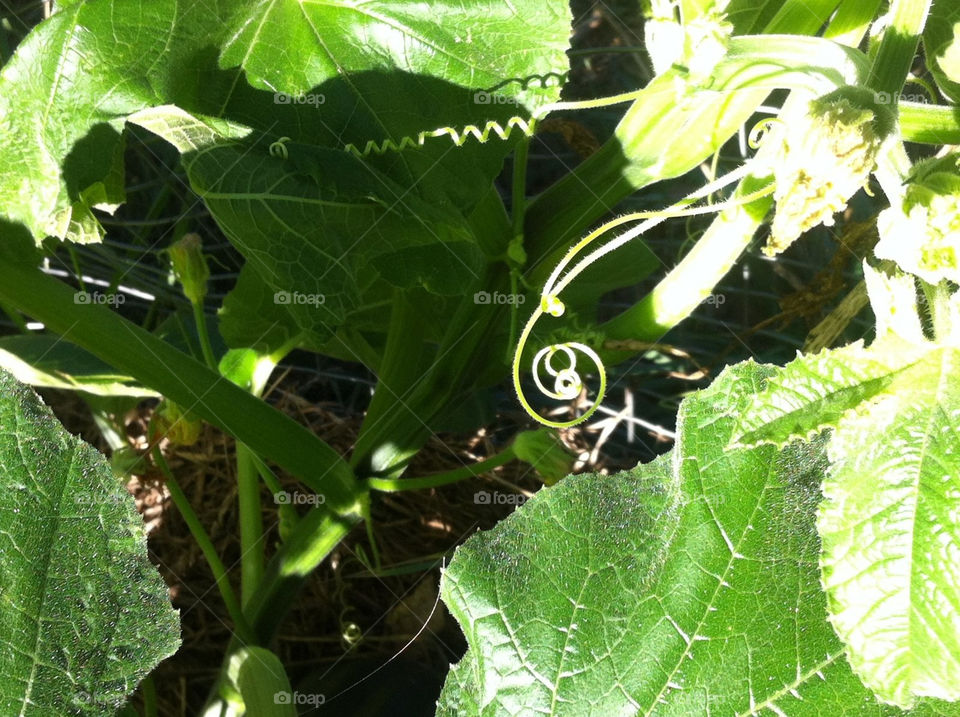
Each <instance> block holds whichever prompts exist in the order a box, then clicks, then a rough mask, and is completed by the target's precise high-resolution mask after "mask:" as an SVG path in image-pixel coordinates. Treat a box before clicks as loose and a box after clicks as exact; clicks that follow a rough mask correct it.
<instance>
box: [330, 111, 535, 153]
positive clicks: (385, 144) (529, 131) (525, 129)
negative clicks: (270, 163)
mask: <svg viewBox="0 0 960 717" xmlns="http://www.w3.org/2000/svg"><path fill="white" fill-rule="evenodd" d="M514 129H518V130H520V131H521V132H522V133H523V134H524V135H525V136H527V137H531V136H533V133H534V131H535V130H536V119H535V118H531V119H529V120H525V119H524V118H523V117H511V118H510V119H509V120H507V124H506V127H504V126H501V125H500V123H498V122H494V121H493V120H491V121H489V122H487V123H486V124H485V125H484V126H483V128H482V129H481V128H480V127H478V126H477V125H475V124H468V125H467V126H466V127H464V128H462V129H459V130H458V129H456V128H454V127H441V128H440V129H433V130H429V131H425V132H419V133H417V135H416V137H403V138H402V139H401V140H400V141H399V142H394V141H393V140H392V139H385V140H383V141H382V142H375V141H373V140H370V141H369V142H367V143H366V144H365V145H364V146H363V149H360V148H358V147H357V146H356V145H355V144H348V145H346V146H345V147H344V150H346V151H347V152H351V153H353V154H354V155H355V156H356V157H358V158H359V159H365V158H366V157H369V156H370V155H372V154H374V155H378V156H379V155H383V154H386V153H387V152H400V151H402V150H404V149H419V148H420V147H423V146H424V144H426V142H427V139H428V138H430V137H444V136H446V137H450V139H452V140H453V143H454V145H456V146H457V147H462V146H463V145H464V144H465V143H466V141H467V140H468V139H469V138H470V137H473V138H474V139H476V140H477V141H478V142H480V143H481V144H484V143H486V141H487V140H488V139H490V135H492V134H496V135H497V136H498V137H499V138H500V139H502V140H507V139H510V135H511V134H513V131H514Z"/></svg>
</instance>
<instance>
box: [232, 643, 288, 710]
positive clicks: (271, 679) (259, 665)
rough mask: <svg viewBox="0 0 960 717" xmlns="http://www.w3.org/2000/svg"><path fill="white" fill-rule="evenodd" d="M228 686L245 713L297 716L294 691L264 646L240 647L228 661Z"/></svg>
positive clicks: (281, 665)
mask: <svg viewBox="0 0 960 717" xmlns="http://www.w3.org/2000/svg"><path fill="white" fill-rule="evenodd" d="M227 676H228V678H229V680H230V687H231V688H232V689H234V690H236V692H237V693H238V695H239V700H238V701H239V704H240V705H242V706H243V708H244V709H245V710H246V711H245V714H248V715H251V717H253V716H254V715H256V717H296V715H297V708H296V707H295V706H294V692H293V688H292V687H290V680H289V679H288V678H287V673H286V670H284V669H283V663H282V662H280V658H279V657H277V656H276V655H275V654H274V653H272V652H270V650H267V649H266V648H263V647H242V648H240V649H239V650H237V651H236V652H234V653H233V654H232V655H230V659H229V661H228V662H227Z"/></svg>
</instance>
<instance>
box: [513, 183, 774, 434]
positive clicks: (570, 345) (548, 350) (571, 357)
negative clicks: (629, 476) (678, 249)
mask: <svg viewBox="0 0 960 717" xmlns="http://www.w3.org/2000/svg"><path fill="white" fill-rule="evenodd" d="M749 173H750V166H749V164H745V165H743V166H741V167H740V168H738V169H736V170H734V171H732V172H729V173H728V174H726V175H724V176H723V177H721V178H719V179H718V180H716V181H714V182H710V183H709V184H707V185H705V186H703V187H701V188H700V189H698V190H696V191H695V192H692V193H691V194H689V195H687V196H686V197H684V198H683V199H681V200H680V201H679V202H677V203H675V204H673V205H671V206H670V207H668V208H666V209H663V210H657V211H646V212H635V213H632V214H627V215H625V216H622V217H618V218H616V219H613V220H611V221H609V222H607V223H606V224H603V225H602V226H601V227H599V228H597V229H595V230H594V231H592V232H590V233H589V234H588V235H587V236H585V237H584V238H583V239H581V240H580V241H579V242H578V243H577V244H576V245H574V246H573V247H571V248H570V250H569V251H568V252H567V254H566V255H565V256H564V258H563V259H562V260H561V261H560V263H559V264H558V265H557V267H556V268H555V269H554V270H553V273H552V274H551V275H550V278H549V279H547V282H546V284H545V285H544V288H543V291H542V292H541V296H540V306H538V307H537V308H536V309H534V312H533V314H532V315H531V316H530V318H529V319H528V320H527V323H526V325H525V326H524V329H523V332H522V333H521V334H520V340H519V342H518V343H517V347H516V350H515V351H514V355H513V386H514V389H515V390H516V392H517V398H518V399H519V401H520V404H521V405H522V406H523V408H524V410H526V411H527V413H529V414H530V416H532V417H533V418H534V419H535V420H537V421H539V422H540V423H542V424H544V425H547V426H551V427H553V428H567V427H570V426H575V425H577V424H578V423H582V422H583V421H586V420H587V419H588V418H590V416H591V415H593V413H594V412H595V411H596V410H597V409H598V408H599V407H600V404H601V403H602V401H603V398H604V395H605V394H606V386H607V375H606V371H605V369H604V367H603V361H602V360H601V359H600V356H599V355H597V353H596V352H595V351H594V350H593V349H591V348H590V347H589V346H587V345H585V344H582V343H578V342H566V343H562V344H553V345H551V346H546V347H544V348H542V349H540V350H539V351H538V352H537V353H536V355H535V356H534V358H533V363H532V366H531V370H532V374H533V381H534V383H535V384H536V386H537V388H538V389H539V390H540V392H541V393H543V394H544V395H545V396H547V397H549V398H552V399H554V400H559V401H564V400H573V399H575V398H577V397H578V396H579V395H580V393H581V392H582V391H583V381H582V379H581V378H580V374H579V373H578V372H577V357H576V352H577V351H579V352H581V353H582V354H584V355H585V356H587V357H588V358H589V359H590V360H591V361H592V362H593V364H594V366H595V367H596V369H597V374H598V376H599V379H600V385H599V387H598V389H597V396H596V398H595V399H593V402H592V403H591V404H590V407H589V408H588V409H587V410H586V411H585V412H584V413H583V414H581V415H580V416H578V417H576V418H574V419H571V420H569V421H553V420H551V419H548V418H545V417H543V416H541V415H540V414H539V413H537V412H536V410H534V408H533V407H532V406H531V405H530V402H529V401H528V400H527V397H526V396H525V395H524V393H523V387H522V386H521V385H520V360H521V358H522V357H523V350H524V348H525V347H526V343H527V339H529V337H530V334H531V332H532V331H533V327H534V325H535V324H536V323H537V321H538V320H539V319H540V317H541V316H543V315H545V314H548V315H550V316H553V317H559V316H562V315H563V313H564V311H565V309H566V307H565V305H564V303H563V302H562V301H561V300H560V298H559V297H558V295H559V294H560V292H561V291H563V289H565V288H566V287H567V286H568V285H569V284H570V282H572V281H573V280H574V279H575V278H576V277H577V276H578V275H579V274H580V273H581V272H582V271H583V270H584V269H586V268H587V267H588V266H590V265H591V264H592V263H594V262H595V261H597V260H598V259H599V258H601V257H602V256H605V255H606V254H608V253H610V252H612V251H613V250H615V249H617V248H619V247H621V246H623V245H624V244H626V243H627V242H628V241H630V240H631V239H634V238H635V237H637V236H640V235H641V234H643V233H644V232H646V231H647V230H649V229H651V228H652V227H654V226H656V225H657V224H659V223H661V222H663V221H665V220H666V219H669V218H673V217H683V216H694V215H698V214H710V213H713V212H721V211H724V210H726V209H731V208H733V207H737V206H741V205H744V204H750V203H751V202H754V201H756V200H757V199H759V198H761V197H764V196H767V195H768V194H770V193H771V192H773V184H772V183H770V184H768V185H766V186H764V187H762V188H761V189H759V190H757V191H755V192H752V193H751V194H748V195H745V196H742V197H736V198H734V199H731V200H729V201H726V202H722V203H720V204H711V205H706V206H701V207H690V206H689V205H690V204H691V203H693V202H695V201H697V200H699V199H703V198H704V197H709V196H710V195H712V194H713V193H714V192H715V191H717V190H718V189H720V188H722V187H724V186H726V185H728V184H730V183H732V182H734V181H737V180H739V179H742V178H743V177H745V176H746V175H747V174H749ZM636 220H644V221H642V222H641V223H640V224H638V225H637V226H635V227H634V228H633V229H631V230H630V231H628V232H625V233H624V234H622V235H621V236H619V237H617V238H616V239H614V240H613V241H610V242H607V243H606V244H604V245H603V246H602V247H600V248H599V249H596V250H594V251H593V252H591V253H590V254H589V255H587V256H586V257H584V258H583V259H581V260H580V261H579V262H578V263H577V264H576V265H575V266H574V267H573V268H572V269H570V271H568V272H567V273H566V274H564V275H563V277H562V278H561V277H560V275H561V274H562V273H563V270H564V269H565V268H566V267H567V266H568V265H569V264H570V262H571V261H572V260H573V259H574V258H575V257H576V256H577V255H578V254H579V253H580V252H581V251H583V250H584V249H585V248H586V247H587V246H588V245H589V244H590V243H591V242H593V241H594V240H595V239H597V238H598V237H600V236H601V235H603V234H605V233H607V232H608V231H609V230H610V229H613V228H614V227H618V226H620V225H622V224H626V223H627V222H631V221H636ZM558 354H559V355H562V356H564V357H565V358H566V361H567V365H565V366H562V367H560V368H557V367H556V366H554V364H553V363H552V359H553V358H554V357H556V356H557V355H558ZM541 365H542V367H543V368H544V369H545V371H546V373H547V374H549V375H550V376H551V377H552V379H553V386H552V388H551V387H549V386H546V385H544V382H543V381H542V380H541V378H540V374H539V371H540V368H541Z"/></svg>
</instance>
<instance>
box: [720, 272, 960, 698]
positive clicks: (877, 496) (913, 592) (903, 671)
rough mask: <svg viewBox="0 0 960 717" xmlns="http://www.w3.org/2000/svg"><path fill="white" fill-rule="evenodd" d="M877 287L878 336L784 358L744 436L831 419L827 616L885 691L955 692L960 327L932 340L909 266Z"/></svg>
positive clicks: (871, 286) (823, 525) (814, 429)
mask: <svg viewBox="0 0 960 717" xmlns="http://www.w3.org/2000/svg"><path fill="white" fill-rule="evenodd" d="M867 285H868V290H869V291H870V298H871V302H872V304H873V307H874V311H875V313H876V315H877V323H878V329H877V330H878V335H879V337H880V338H878V339H877V340H876V341H875V342H874V343H873V344H872V345H871V346H870V347H869V348H864V347H863V346H862V345H861V344H860V343H859V342H858V343H857V344H853V345H850V346H847V347H844V348H841V349H837V350H828V351H824V352H821V353H820V354H817V355H813V356H799V357H798V358H797V359H796V360H794V361H792V362H791V363H789V364H787V365H786V366H785V367H784V368H782V369H778V370H777V371H776V373H775V374H774V375H773V376H771V377H770V378H769V379H768V380H767V381H766V382H765V386H764V389H763V390H762V391H761V392H759V393H757V394H756V395H755V396H754V397H753V399H752V400H751V401H750V403H749V405H748V406H747V409H746V410H745V411H744V412H743V414H742V417H741V418H740V420H739V421H738V425H737V428H736V430H735V432H734V436H733V439H734V441H733V444H734V445H739V446H743V445H748V444H750V445H756V444H760V443H773V444H776V445H784V444H785V443H787V442H788V441H791V440H794V439H797V438H806V437H809V436H812V435H813V434H815V433H818V432H820V431H822V430H824V429H827V428H830V429H833V432H832V435H831V438H830V442H829V445H828V455H829V458H830V464H831V465H830V470H829V472H828V475H827V478H826V480H825V481H824V486H823V493H824V497H825V499H826V500H825V501H824V503H823V505H822V506H821V509H820V513H819V518H818V523H817V525H818V529H819V532H820V536H821V539H822V541H823V554H822V556H821V565H822V569H823V584H824V587H825V588H826V590H827V595H828V608H829V611H830V619H831V621H832V622H833V625H834V627H835V628H836V631H837V633H838V634H839V635H840V637H841V638H842V639H843V640H844V642H845V643H846V645H847V647H848V652H849V659H850V662H851V664H852V665H853V667H854V670H855V671H856V672H857V674H858V675H859V676H860V677H861V679H863V681H864V682H865V683H866V684H867V685H868V686H870V687H871V688H872V689H873V690H874V691H875V692H876V693H877V694H878V695H879V696H880V697H881V698H882V699H884V700H886V701H888V702H891V703H893V704H897V705H900V706H903V707H909V706H911V705H912V704H913V703H914V701H915V698H916V697H918V696H932V697H938V698H943V699H950V700H957V699H960V560H958V555H960V517H958V513H957V511H958V504H960V456H958V455H957V453H956V446H957V438H958V420H957V419H958V416H960V378H958V374H957V372H956V365H957V362H958V360H960V350H958V349H957V344H956V340H955V338H956V337H951V336H949V335H948V336H946V337H938V338H942V339H943V340H944V341H945V343H942V344H941V343H937V342H931V341H926V340H924V339H923V337H922V334H921V330H920V320H919V316H918V314H917V309H916V305H915V304H916V302H915V297H914V296H913V292H914V288H913V279H912V278H911V277H908V276H905V275H899V274H894V275H892V276H885V275H884V274H882V273H880V272H877V271H874V270H872V269H869V268H868V272H867ZM945 300H947V301H950V300H949V299H945ZM952 302H953V304H954V306H955V309H956V308H960V307H958V305H960V298H958V296H954V297H952ZM911 304H912V305H911ZM944 326H949V323H946V322H945V323H944ZM906 336H911V337H912V340H908V339H907V338H905V337H906Z"/></svg>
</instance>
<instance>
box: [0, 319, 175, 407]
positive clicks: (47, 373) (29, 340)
mask: <svg viewBox="0 0 960 717" xmlns="http://www.w3.org/2000/svg"><path fill="white" fill-rule="evenodd" d="M0 368H3V369H5V370H6V371H9V372H10V373H12V374H13V375H14V376H15V377H16V378H17V380H19V381H22V382H23V383H27V384H30V385H31V386H43V387H45V388H64V389H69V390H71V391H84V392H86V393H92V394H94V395H97V396H135V397H146V396H157V395H158V394H157V393H156V391H152V390H151V389H149V388H144V387H143V386H140V385H138V384H137V382H136V381H135V380H134V379H133V378H132V377H130V376H124V375H122V374H120V373H119V372H117V371H115V370H114V369H113V368H111V367H110V366H109V365H107V364H106V363H105V362H103V361H101V360H100V359H98V358H97V357H96V356H94V355H93V354H91V353H88V352H87V351H85V350H84V349H82V348H80V347H79V346H77V345H76V344H72V343H70V342H69V341H66V340H64V339H62V338H60V337H58V336H51V335H48V334H26V335H22V336H4V337H2V338H0Z"/></svg>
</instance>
